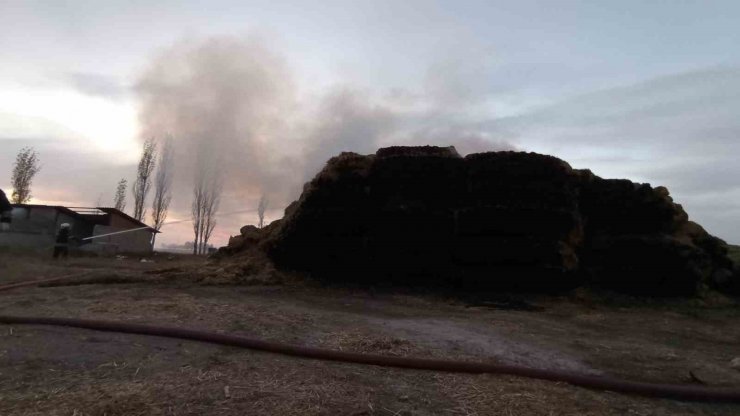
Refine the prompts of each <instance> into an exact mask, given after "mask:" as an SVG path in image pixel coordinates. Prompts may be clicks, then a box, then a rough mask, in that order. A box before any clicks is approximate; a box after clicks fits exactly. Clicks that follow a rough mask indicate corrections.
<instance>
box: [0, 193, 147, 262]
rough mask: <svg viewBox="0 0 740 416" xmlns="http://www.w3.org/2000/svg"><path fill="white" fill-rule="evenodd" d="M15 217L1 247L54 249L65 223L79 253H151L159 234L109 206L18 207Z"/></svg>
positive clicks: (1, 237) (2, 236) (1, 238)
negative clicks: (61, 227)
mask: <svg viewBox="0 0 740 416" xmlns="http://www.w3.org/2000/svg"><path fill="white" fill-rule="evenodd" d="M11 218H12V222H11V225H10V230H8V231H4V232H0V246H6V247H8V246H10V247H25V248H31V249H40V250H44V249H51V247H53V245H54V240H55V236H56V232H57V230H59V227H60V226H61V224H63V223H68V224H70V226H71V228H72V230H71V236H72V237H74V241H75V243H76V244H75V245H76V246H78V249H79V250H82V251H86V252H95V253H104V254H115V253H131V254H151V253H152V250H153V239H154V238H153V237H154V234H155V233H157V232H158V231H156V230H155V229H153V228H151V227H149V226H148V225H146V224H144V223H143V222H141V221H138V220H136V219H135V218H133V217H131V216H129V215H127V214H126V213H124V212H121V211H119V210H117V209H115V208H107V207H63V206H58V205H30V204H14V205H13V211H12V217H11ZM108 234H110V235H108ZM91 237H92V238H91Z"/></svg>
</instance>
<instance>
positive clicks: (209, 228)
mask: <svg viewBox="0 0 740 416" xmlns="http://www.w3.org/2000/svg"><path fill="white" fill-rule="evenodd" d="M209 154H210V152H208V149H207V148H206V147H205V146H204V147H203V149H202V151H200V152H198V160H197V163H196V169H195V184H194V186H193V202H192V204H191V215H192V218H193V233H194V235H195V240H194V244H193V254H204V253H205V252H206V248H207V247H208V240H210V238H211V234H212V233H213V230H214V228H215V227H216V211H218V206H219V203H220V201H221V191H222V189H223V186H222V183H221V174H220V171H219V170H218V168H217V164H216V163H215V162H214V161H213V158H209V157H208V156H209Z"/></svg>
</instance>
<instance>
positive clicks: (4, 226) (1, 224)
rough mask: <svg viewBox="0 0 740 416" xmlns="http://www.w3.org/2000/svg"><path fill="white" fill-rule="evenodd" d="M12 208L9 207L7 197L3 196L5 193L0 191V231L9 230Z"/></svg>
mask: <svg viewBox="0 0 740 416" xmlns="http://www.w3.org/2000/svg"><path fill="white" fill-rule="evenodd" d="M12 211H13V206H12V205H10V201H8V197H7V196H5V192H3V190H2V189H0V231H7V230H8V229H10V219H11V212H12Z"/></svg>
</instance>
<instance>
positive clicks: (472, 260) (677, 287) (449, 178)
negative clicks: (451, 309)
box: [240, 146, 740, 295]
mask: <svg viewBox="0 0 740 416" xmlns="http://www.w3.org/2000/svg"><path fill="white" fill-rule="evenodd" d="M268 228H269V230H266V231H262V230H260V233H261V234H260V235H261V237H260V239H259V241H258V245H259V246H260V247H261V248H262V249H263V250H264V251H265V252H267V253H268V254H269V256H270V257H271V258H272V260H273V261H275V264H276V265H277V266H278V267H281V268H284V269H293V270H299V271H302V272H307V273H308V274H310V275H311V276H313V277H315V278H318V279H322V280H325V281H330V282H360V283H363V284H368V285H372V284H382V283H386V284H387V283H391V284H398V285H411V286H424V287H435V286H436V287H440V286H442V287H449V286H450V285H454V286H455V287H458V288H464V289H465V290H480V289H493V288H495V289H501V290H526V291H533V292H536V291H551V290H556V289H567V288H571V287H574V286H576V285H578V284H580V283H581V282H583V279H584V276H586V275H587V276H589V282H590V284H593V285H598V286H600V287H604V288H608V289H614V290H619V291H624V292H629V293H641V294H659V295H674V294H680V295H683V294H690V293H694V292H695V290H696V288H697V286H699V285H701V284H707V285H709V286H712V287H715V288H718V289H721V290H724V291H732V290H738V291H740V283H738V282H739V281H740V279H738V277H739V276H738V273H735V272H734V271H733V265H732V263H731V262H730V260H729V259H728V257H727V248H726V245H725V244H724V242H722V241H721V240H719V239H716V238H715V237H713V236H711V235H709V234H708V233H706V231H705V230H704V229H702V228H701V227H700V226H698V225H697V224H695V223H692V222H690V221H688V215H687V214H686V212H685V211H684V210H683V208H682V207H681V206H680V205H678V204H675V203H674V202H673V200H672V199H671V197H670V195H669V193H668V190H667V189H665V188H663V187H657V188H652V187H651V186H650V185H648V184H635V183H633V182H630V181H628V180H606V179H601V178H599V177H597V176H595V175H594V174H593V173H591V172H590V171H587V170H574V169H572V168H571V167H570V166H569V165H568V164H567V163H566V162H564V161H562V160H560V159H557V158H555V157H552V156H545V155H538V154H535V153H522V152H489V153H481V154H473V155H468V156H466V157H465V158H461V157H460V155H458V154H457V152H456V151H455V150H454V148H444V147H433V146H424V147H392V148H386V149H380V150H378V152H377V153H376V154H375V155H368V156H362V155H358V154H354V153H342V154H340V155H339V156H337V157H334V158H332V159H331V160H329V162H328V163H327V165H326V167H325V168H324V169H323V170H322V171H321V172H320V173H319V174H318V175H317V176H316V177H315V178H314V179H313V180H312V181H311V182H309V183H307V184H306V185H305V187H304V190H303V193H302V194H301V197H300V198H299V199H298V201H296V202H295V203H293V204H291V205H290V206H289V207H288V208H287V209H286V213H285V217H284V218H283V219H282V220H281V221H280V222H276V223H275V224H271V225H270V226H269V227H268ZM253 231H254V230H252V229H249V233H252V232H253ZM249 233H247V234H249ZM240 238H241V239H242V241H241V243H240V244H244V243H243V240H244V238H245V237H244V236H240ZM733 288H734V289H733Z"/></svg>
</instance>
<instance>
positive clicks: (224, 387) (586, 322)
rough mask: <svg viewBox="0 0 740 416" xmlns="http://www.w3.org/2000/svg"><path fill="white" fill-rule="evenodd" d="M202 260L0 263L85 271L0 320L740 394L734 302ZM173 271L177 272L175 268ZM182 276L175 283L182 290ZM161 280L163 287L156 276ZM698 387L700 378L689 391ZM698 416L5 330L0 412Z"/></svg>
mask: <svg viewBox="0 0 740 416" xmlns="http://www.w3.org/2000/svg"><path fill="white" fill-rule="evenodd" d="M202 262H203V260H202V259H193V258H186V257H177V258H171V259H168V258H167V256H159V257H158V258H155V262H153V263H140V262H139V260H138V259H132V258H128V259H120V260H117V259H71V260H69V261H67V262H51V261H48V260H47V259H46V258H40V257H38V256H32V255H25V254H24V255H22V254H17V253H13V254H9V253H0V284H2V283H6V282H11V281H23V280H33V279H39V278H48V277H54V276H61V275H67V274H78V273H82V274H83V275H84V276H83V277H82V278H79V281H78V282H77V283H81V282H85V284H74V285H55V286H47V287H34V288H23V289H17V290H12V291H8V292H2V293H0V314H2V315H34V316H58V317H81V318H93V319H109V320H124V321H131V322H138V323H151V324H160V325H172V326H184V327H189V328H198V329H207V330H213V331H221V332H228V333H232V334H242V335H245V336H252V337H260V338H264V339H267V340H273V341H283V342H289V343H294V344H301V345H310V346H316V347H324V348H332V349H338V350H345V351H358V352H371V353H376V354H388V355H402V356H414V357H439V358H451V359H453V358H454V359H460V360H474V361H489V362H499V363H509V364H522V365H527V366H532V367H538V368H561V369H568V370H573V371H578V372H583V373H590V374H603V375H613V376H619V377H624V378H629V379H634V380H643V381H655V382H669V383H691V382H692V380H691V377H690V374H689V372H690V371H691V372H692V373H693V374H694V375H695V376H696V377H697V378H699V379H700V380H702V381H703V382H704V383H706V384H707V385H712V386H737V387H738V388H740V371H738V370H735V369H733V368H731V366H730V361H731V360H732V359H733V358H735V357H738V356H740V306H739V305H738V303H737V302H736V301H734V300H731V299H726V298H723V297H721V296H716V295H715V296H710V297H709V298H705V299H684V300H661V301H656V300H650V301H648V300H644V299H635V298H626V297H622V296H614V295H608V294H594V293H590V292H585V291H580V292H576V293H573V294H569V295H567V296H561V297H546V296H523V295H515V296H512V297H508V298H506V297H502V298H501V301H498V302H494V303H490V304H486V305H471V304H470V303H466V302H463V301H461V300H454V299H445V298H442V297H440V296H439V295H437V296H432V295H408V294H392V293H379V292H374V291H360V290H354V289H346V288H322V287H319V286H317V285H314V284H311V283H310V282H307V283H300V282H290V283H284V284H281V285H251V286H249V285H241V286H226V285H221V286H216V285H204V284H202V283H201V282H198V281H196V280H197V279H196V278H197V273H196V272H193V276H195V278H194V277H193V276H190V275H189V274H188V273H186V272H185V271H188V270H199V267H201V266H202ZM173 270H174V271H179V272H180V273H179V274H178V273H174V274H173V273H172V271H173ZM173 275H174V276H179V277H175V278H173V277H172V276H173ZM163 276H169V277H168V278H164V277H163ZM694 382H695V381H694ZM203 414H209V415H244V414H249V415H268V414H281V415H335V414H338V415H572V414H579V415H580V414H583V415H625V414H631V415H698V414H718V415H736V414H740V405H729V404H717V403H714V404H712V403H710V404H700V403H688V402H679V401H674V400H667V399H650V398H641V397H635V396H629V395H623V394H617V393H611V392H602V391H592V390H588V389H584V388H579V387H573V386H570V385H567V384H561V383H552V382H545V381H537V380H531V379H524V378H517V377H508V376H496V375H482V376H475V375H462V374H444V373H436V372H425V371H410V370H401V369H391V368H381V367H372V366H362V365H353V364H343V363H332V362H323V361H317V360H308V359H300V358H294V357H287V356H281V355H275V354H269V353H263V352H255V351H249V350H243V349H237V348H232V347H223V346H217V345H210V344H205V343H198V342H191V341H181V340H175V339H165V338H157V337H148V336H137V335H127V334H116V333H105V332H96V331H91V330H82V329H71V328H61V327H50V326H26V325H12V326H11V325H0V415H75V416H82V415H101V416H102V415H108V416H114V415H115V416H117V415H203Z"/></svg>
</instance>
